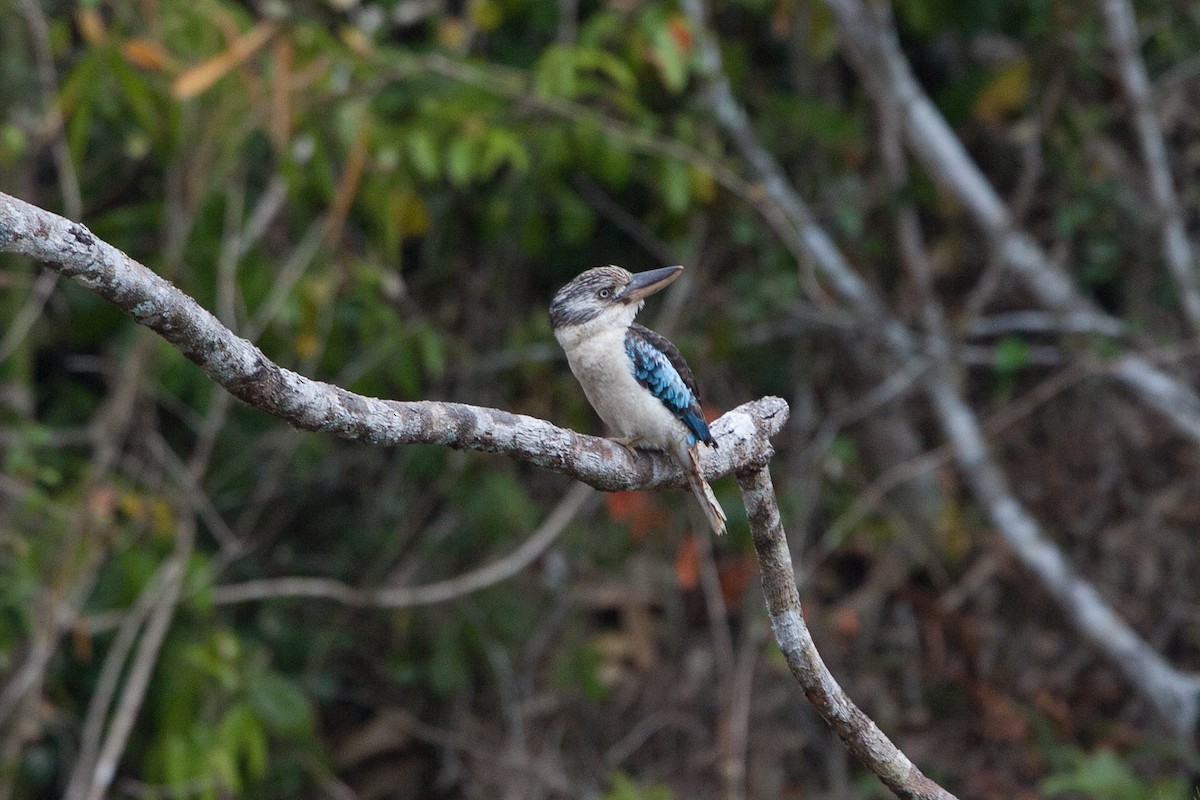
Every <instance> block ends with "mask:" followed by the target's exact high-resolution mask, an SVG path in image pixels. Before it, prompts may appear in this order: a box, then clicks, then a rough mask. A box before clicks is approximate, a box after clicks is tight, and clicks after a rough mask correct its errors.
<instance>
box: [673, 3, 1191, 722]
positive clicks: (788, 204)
mask: <svg viewBox="0 0 1200 800" xmlns="http://www.w3.org/2000/svg"><path fill="white" fill-rule="evenodd" d="M830 2H833V3H840V4H842V5H849V4H855V3H854V0H830ZM683 7H684V9H685V10H686V12H687V13H688V15H689V16H690V17H691V19H692V22H693V25H694V26H695V28H696V29H697V30H698V31H699V32H700V34H701V36H700V37H699V39H700V45H699V47H700V52H701V57H702V59H704V61H705V62H706V63H705V67H706V71H707V73H708V78H709V85H708V87H707V89H706V94H705V99H706V100H707V101H708V104H709V106H710V108H711V109H712V110H713V112H714V115H715V116H716V117H717V119H718V121H719V122H720V123H721V124H722V126H723V127H724V128H725V129H726V131H727V132H728V134H729V135H730V138H732V139H733V140H734V142H735V144H736V145H737V146H738V149H739V150H740V151H741V153H742V155H743V157H745V159H746V160H747V161H748V162H749V163H750V165H751V167H752V169H754V171H755V172H756V173H757V175H756V177H757V178H758V179H759V180H761V181H762V182H763V185H764V189H765V191H766V194H767V195H768V197H771V198H773V199H776V202H779V203H780V204H781V207H782V208H783V210H784V212H785V213H787V214H788V215H789V216H790V217H791V219H792V222H793V224H794V225H795V226H796V228H797V229H798V230H800V231H802V232H806V233H803V234H802V238H803V239H804V241H805V242H806V243H807V244H808V246H809V252H810V255H811V256H812V257H813V259H814V261H815V262H816V264H817V266H818V268H819V269H821V270H822V271H823V272H824V273H825V274H826V276H827V277H828V278H829V279H830V280H831V281H832V282H833V284H834V285H835V287H836V288H837V290H838V292H839V294H840V295H841V297H842V300H843V302H846V303H848V304H849V305H851V306H852V307H854V308H855V310H856V311H858V312H859V313H860V315H861V316H862V319H864V320H870V321H871V324H872V325H875V326H879V327H880V328H881V329H882V331H883V333H884V336H883V338H884V341H885V343H886V344H887V346H888V349H889V351H890V353H889V355H890V357H891V359H892V360H893V361H894V362H895V363H896V364H897V365H899V367H898V368H900V369H913V368H914V366H915V365H916V364H918V363H920V361H921V360H922V358H921V357H922V356H924V355H926V354H925V353H924V352H923V351H922V348H921V347H920V346H919V345H918V343H917V342H916V339H915V337H914V336H913V334H912V333H911V332H910V331H909V329H908V328H907V327H905V326H904V325H902V324H901V323H900V322H899V321H898V320H896V318H895V317H894V316H893V315H892V314H891V312H890V310H889V309H887V308H886V306H885V305H884V304H883V301H882V300H880V299H879V298H878V297H877V295H876V294H875V293H874V291H873V290H872V289H871V288H870V287H869V286H868V285H867V284H866V283H865V282H864V281H863V280H862V279H861V278H859V277H858V275H857V274H856V273H854V272H853V270H851V268H850V267H849V265H848V264H847V263H846V260H845V258H844V257H843V256H842V255H841V253H840V252H839V251H838V250H837V249H836V245H835V244H834V243H833V240H832V238H830V237H829V235H828V234H826V233H825V232H824V230H823V229H822V228H821V227H820V226H819V224H818V223H817V222H816V221H815V220H814V219H813V218H812V215H811V214H810V213H809V212H808V209H807V207H806V206H805V204H804V202H803V200H802V199H801V198H800V197H799V194H798V192H796V190H795V188H793V187H792V186H791V184H790V183H789V181H788V180H787V178H786V177H785V173H784V171H783V169H782V167H781V166H780V165H779V163H778V162H777V161H776V160H775V158H774V156H772V155H771V154H770V153H769V151H767V149H766V148H765V147H764V146H763V145H762V143H761V141H759V139H758V136H757V134H756V133H755V131H754V129H753V126H752V125H751V124H750V120H749V117H748V116H747V115H746V112H745V110H744V109H742V107H741V106H740V105H739V104H738V103H737V100H736V98H734V96H733V92H732V90H731V88H730V86H729V79H728V77H727V76H726V75H725V73H724V70H723V69H722V68H721V63H720V51H719V50H718V49H717V45H716V42H715V40H714V39H713V38H712V36H711V35H709V34H708V33H707V31H706V30H705V16H706V14H705V8H704V4H703V0H683ZM864 13H865V12H864ZM888 41H891V40H890V39H889V40H888ZM893 44H894V43H893ZM896 48H897V50H896V52H897V54H898V53H899V50H898V45H896ZM901 58H902V56H901ZM908 77H909V79H910V80H911V75H909V76H908ZM914 84H915V81H914ZM926 102H928V100H927V99H926ZM877 104H878V105H879V106H880V108H881V109H884V110H885V111H886V114H885V122H887V121H888V119H887V118H890V117H892V116H893V115H895V116H899V117H901V119H903V117H904V113H905V110H906V108H907V106H906V105H905V103H904V98H902V97H894V96H892V95H890V94H887V93H883V94H881V95H879V96H878V98H877ZM929 107H930V108H932V104H931V103H930V104H929ZM909 110H911V109H909ZM934 113H936V110H935V111H934ZM938 119H939V120H940V117H938ZM944 124H945V123H944V121H942V125H944ZM945 132H946V133H947V135H949V136H950V137H951V138H953V134H952V133H951V132H950V131H949V128H948V127H946V128H945ZM954 142H955V143H956V146H957V147H958V148H960V149H961V144H958V142H957V139H954ZM962 155H963V158H964V159H965V158H966V154H965V151H963V152H962ZM970 166H971V167H972V168H973V167H974V165H973V164H971V165H970ZM986 188H987V189H988V190H989V191H990V190H991V187H990V186H987V187H986ZM998 202H999V201H998V199H997V203H998ZM999 208H1000V210H1001V211H1003V207H1002V206H999ZM1004 214H1007V212H1006V211H1004ZM912 221H913V220H911V219H910V222H912ZM902 232H904V231H902ZM915 233H917V232H916V231H913V230H912V229H911V225H910V226H909V230H908V231H907V235H908V237H909V238H911V237H912V236H913V235H914V234H915ZM1030 245H1031V246H1036V245H1035V244H1033V243H1032V241H1030ZM914 246H915V247H918V248H919V247H920V245H919V242H912V241H909V242H907V248H906V249H907V250H908V251H910V252H909V253H908V254H907V255H908V258H909V259H910V260H911V259H912V257H913V254H912V252H911V251H912V250H913V249H914ZM919 257H920V256H919V253H918V254H917V258H919ZM922 271H923V272H926V273H927V272H928V268H927V266H924V267H919V269H918V272H922ZM918 282H923V283H926V284H927V283H928V278H927V277H924V278H922V277H920V276H918ZM1066 285H1067V286H1069V284H1066ZM1072 291H1073V289H1072ZM1074 311H1075V313H1077V314H1080V315H1082V316H1084V317H1088V316H1094V315H1091V314H1089V312H1088V309H1086V308H1082V307H1081V308H1076V309H1074ZM927 316H929V317H930V319H929V320H928V322H930V323H932V326H931V327H932V328H933V330H932V331H931V333H932V336H931V340H932V341H931V352H930V353H929V354H928V355H929V356H932V362H933V366H934V368H933V369H929V370H925V371H924V372H923V373H922V374H920V376H919V377H918V378H917V380H919V381H920V384H921V386H922V387H923V389H924V390H925V393H926V395H927V396H928V397H929V399H930V401H931V402H932V403H933V405H934V408H935V410H936V411H937V414H938V421H939V423H940V425H941V427H942V429H943V431H944V432H945V434H946V435H947V437H948V438H949V439H950V442H951V445H952V447H953V449H954V453H955V456H956V458H957V460H958V462H959V466H960V469H961V470H962V471H963V472H964V473H965V474H966V476H967V478H968V481H969V483H970V486H971V488H972V491H973V493H974V495H975V498H976V500H977V501H978V502H979V503H980V505H981V506H982V507H983V508H984V509H985V510H986V511H987V512H988V515H989V516H990V518H991V519H992V522H993V524H995V525H996V528H997V529H998V531H999V532H1000V534H1001V535H1002V536H1003V537H1004V538H1005V540H1006V541H1007V542H1008V544H1009V546H1010V547H1012V549H1013V551H1014V552H1015V553H1016V555H1017V556H1018V558H1020V559H1021V561H1022V562H1023V563H1024V564H1025V566H1026V567H1027V568H1028V569H1029V570H1030V571H1031V572H1032V573H1033V574H1034V575H1036V576H1037V577H1038V578H1039V580H1040V581H1041V582H1042V584H1043V585H1044V586H1045V587H1046V590H1047V591H1048V592H1049V593H1050V594H1051V596H1053V597H1054V599H1055V600H1056V601H1057V602H1058V603H1059V604H1060V605H1061V606H1062V607H1063V608H1064V609H1065V610H1066V612H1067V614H1068V616H1069V618H1070V619H1071V621H1072V622H1073V623H1074V624H1075V625H1076V627H1077V629H1078V630H1080V631H1081V632H1082V633H1083V634H1084V635H1085V636H1087V637H1088V639H1089V640H1090V641H1091V643H1092V644H1093V645H1094V646H1096V647H1097V648H1098V649H1099V650H1101V651H1102V652H1103V653H1105V655H1106V656H1108V657H1109V658H1110V659H1111V660H1112V661H1113V662H1114V663H1115V664H1116V665H1117V666H1118V667H1119V668H1120V669H1121V671H1122V672H1123V673H1124V674H1125V676H1126V678H1127V679H1128V680H1129V682H1130V683H1131V684H1132V685H1133V686H1135V687H1136V688H1137V689H1138V690H1139V691H1140V692H1141V693H1142V694H1143V695H1144V696H1145V697H1146V698H1147V699H1148V700H1150V702H1152V703H1153V704H1154V706H1155V708H1156V709H1157V710H1158V711H1159V712H1160V713H1161V714H1162V715H1163V717H1164V718H1165V719H1166V720H1167V721H1168V722H1169V723H1170V724H1171V726H1172V729H1173V730H1175V731H1176V732H1178V733H1181V734H1182V733H1185V732H1187V731H1190V730H1192V729H1194V727H1195V726H1196V723H1197V716H1198V714H1200V676H1198V675H1196V674H1193V673H1186V672H1181V671H1179V670H1176V669H1175V668H1174V667H1172V666H1171V665H1170V664H1169V663H1168V662H1167V661H1166V660H1165V659H1163V658H1162V656H1160V655H1159V654H1158V653H1156V652H1154V650H1153V649H1151V648H1150V646H1149V645H1148V644H1147V643H1146V642H1145V641H1144V640H1143V639H1142V638H1140V637H1139V636H1138V635H1137V633H1136V632H1135V631H1134V630H1133V629H1132V628H1131V627H1130V626H1129V625H1128V624H1127V623H1126V622H1125V621H1124V620H1122V619H1121V618H1120V617H1119V616H1118V615H1117V613H1116V612H1115V611H1113V609H1112V607H1111V606H1109V605H1108V604H1107V603H1105V601H1104V600H1103V598H1102V597H1101V596H1100V594H1099V593H1098V592H1097V591H1096V590H1095V589H1094V588H1093V587H1092V586H1091V584H1089V583H1087V582H1086V581H1085V580H1084V579H1083V578H1081V577H1080V576H1079V575H1078V574H1077V573H1076V572H1075V571H1074V570H1073V569H1072V568H1071V566H1070V564H1069V562H1068V561H1067V559H1066V558H1065V557H1064V556H1063V554H1062V552H1061V551H1060V550H1059V549H1058V548H1057V547H1056V546H1055V544H1054V543H1053V542H1052V541H1051V540H1050V539H1048V538H1047V537H1046V536H1045V535H1044V533H1043V532H1042V530H1041V528H1040V526H1039V525H1038V524H1037V521H1036V520H1035V519H1034V518H1033V516H1032V515H1030V514H1029V512H1028V511H1026V510H1025V509H1024V507H1023V506H1021V504H1020V502H1019V501H1018V500H1017V499H1016V497H1015V495H1013V493H1012V491H1011V489H1010V487H1009V485H1008V481H1007V479H1006V478H1005V476H1004V473H1003V472H1002V471H1001V470H1000V468H999V466H998V465H997V464H996V462H995V460H994V459H993V457H992V455H991V454H990V453H989V451H988V449H987V445H986V444H985V442H984V440H983V436H982V433H981V431H980V427H979V422H978V420H977V418H976V417H975V413H974V411H972V410H971V408H970V406H969V405H968V404H967V403H966V401H965V400H963V398H962V396H961V394H960V393H959V392H958V391H957V389H955V388H954V385H953V378H952V376H951V375H947V374H946V368H947V367H949V366H950V365H951V360H950V359H951V356H950V353H949V352H948V341H947V339H946V334H945V333H944V322H942V320H941V314H940V312H938V311H937V310H936V309H934V310H933V313H932V314H927ZM1114 374H1117V375H1119V376H1121V377H1122V379H1124V380H1125V381H1126V382H1127V383H1129V384H1130V385H1137V386H1144V387H1146V398H1147V401H1148V402H1150V403H1151V404H1152V405H1154V406H1155V407H1156V408H1159V409H1160V410H1162V411H1164V412H1165V413H1174V414H1175V416H1174V417H1173V418H1174V419H1175V420H1176V421H1177V424H1183V425H1185V427H1184V429H1185V430H1188V431H1189V432H1190V433H1192V435H1193V436H1195V437H1196V439H1197V440H1198V441H1200V400H1197V401H1196V404H1195V406H1191V405H1189V404H1188V403H1187V402H1185V400H1186V395H1190V394H1191V392H1190V390H1188V389H1186V388H1185V387H1182V386H1181V385H1180V384H1178V383H1177V382H1175V381H1173V380H1171V379H1170V377H1169V376H1167V375H1165V374H1164V373H1162V372H1161V371H1159V370H1158V369H1157V368H1155V367H1153V366H1152V365H1151V364H1150V363H1149V362H1148V361H1147V360H1146V359H1145V358H1143V357H1141V356H1135V355H1126V356H1124V357H1123V358H1121V359H1119V360H1118V363H1117V364H1116V365H1115V366H1114ZM1193 397H1194V396H1193ZM1193 409H1194V411H1195V415H1194V419H1192V414H1193ZM1189 421H1192V422H1194V423H1195V427H1192V428H1188V427H1186V423H1188V422H1189ZM748 503H749V501H748V500H747V510H749V505H748ZM764 575H765V567H764Z"/></svg>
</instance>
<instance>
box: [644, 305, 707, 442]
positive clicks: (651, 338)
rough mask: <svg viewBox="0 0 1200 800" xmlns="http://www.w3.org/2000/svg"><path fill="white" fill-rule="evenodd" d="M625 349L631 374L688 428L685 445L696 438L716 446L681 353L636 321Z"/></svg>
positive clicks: (665, 339) (664, 339) (692, 379)
mask: <svg viewBox="0 0 1200 800" xmlns="http://www.w3.org/2000/svg"><path fill="white" fill-rule="evenodd" d="M625 352H626V353H627V354H628V355H629V360H630V363H631V365H632V367H633V377H634V378H636V379H637V382H638V383H640V384H641V385H642V386H645V387H646V388H647V389H649V390H650V393H651V394H653V395H654V396H655V397H657V398H658V399H659V400H661V401H662V404H663V405H664V406H666V407H667V409H668V410H669V411H670V412H671V413H672V414H674V415H675V416H676V417H677V418H678V419H679V421H680V422H682V423H683V424H684V425H685V426H687V429H688V434H689V435H688V444H689V445H690V444H695V443H696V441H697V440H698V441H701V442H704V443H705V444H709V445H712V446H714V447H715V446H716V442H715V441H714V440H713V438H712V434H711V433H709V431H708V424H707V423H706V422H705V421H704V412H703V410H702V409H701V408H700V400H699V398H698V397H697V395H698V394H699V393H698V392H697V390H696V379H695V378H694V377H693V376H692V371H691V370H690V369H688V365H687V362H686V361H684V360H683V356H682V355H680V354H679V351H678V350H677V349H676V348H675V345H673V344H671V342H670V340H668V339H667V338H666V337H665V336H662V335H660V334H657V333H655V332H654V331H652V330H650V329H649V328H645V327H643V326H641V325H638V324H637V323H634V324H633V325H630V326H629V330H628V331H626V333H625Z"/></svg>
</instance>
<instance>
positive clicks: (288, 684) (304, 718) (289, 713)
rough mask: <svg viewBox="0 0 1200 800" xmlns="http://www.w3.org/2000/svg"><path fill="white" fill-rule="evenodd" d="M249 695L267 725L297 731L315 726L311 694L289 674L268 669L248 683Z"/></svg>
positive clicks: (279, 730) (285, 731)
mask: <svg viewBox="0 0 1200 800" xmlns="http://www.w3.org/2000/svg"><path fill="white" fill-rule="evenodd" d="M246 699H247V701H249V703H250V706H251V707H252V708H253V709H254V713H255V714H257V715H258V718H259V719H260V720H262V723H263V724H264V725H266V727H267V728H268V729H269V730H271V731H274V732H275V733H279V734H286V735H295V734H299V733H304V732H306V731H308V730H309V729H310V728H311V727H312V721H313V712H312V707H311V706H310V705H309V702H308V698H307V697H305V696H304V693H303V692H301V691H300V689H299V687H297V686H296V684H295V683H293V682H292V681H291V680H289V679H288V678H285V677H284V676H282V675H280V674H279V673H277V672H265V673H263V674H261V675H258V676H256V677H254V678H252V679H251V680H250V682H249V684H248V685H247V686H246Z"/></svg>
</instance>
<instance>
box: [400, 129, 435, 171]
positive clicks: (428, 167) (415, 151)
mask: <svg viewBox="0 0 1200 800" xmlns="http://www.w3.org/2000/svg"><path fill="white" fill-rule="evenodd" d="M407 143H408V160H409V162H410V163H411V164H412V166H413V169H414V170H416V172H417V174H418V175H419V176H421V177H422V178H424V179H425V180H427V181H431V180H435V179H436V178H438V176H440V175H441V174H442V167H441V163H440V161H439V159H438V148H437V142H436V141H434V138H433V132H432V131H430V130H429V129H427V128H418V129H417V130H414V131H413V132H412V133H410V134H409V135H408V142H407Z"/></svg>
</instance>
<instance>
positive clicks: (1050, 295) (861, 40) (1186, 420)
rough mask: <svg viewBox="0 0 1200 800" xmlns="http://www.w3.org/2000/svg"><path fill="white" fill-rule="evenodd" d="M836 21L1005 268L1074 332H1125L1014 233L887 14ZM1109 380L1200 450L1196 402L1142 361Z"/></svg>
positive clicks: (846, 10) (842, 4)
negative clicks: (1078, 327) (1077, 328)
mask: <svg viewBox="0 0 1200 800" xmlns="http://www.w3.org/2000/svg"><path fill="white" fill-rule="evenodd" d="M826 4H827V5H828V6H829V7H830V9H831V10H832V11H833V12H834V16H835V17H836V19H837V25H838V32H839V35H840V37H841V41H842V45H843V48H844V49H845V52H846V54H847V55H848V56H849V58H850V62H851V63H852V64H853V66H854V67H855V69H856V70H857V71H858V74H859V77H860V78H861V79H862V81H863V83H864V85H865V86H866V88H867V91H869V92H870V93H871V94H872V95H875V96H876V97H879V98H881V99H883V98H885V99H886V100H887V102H889V103H892V104H894V105H895V106H896V107H897V109H898V110H899V112H900V115H901V122H902V125H903V127H904V133H905V140H906V142H907V144H908V147H909V149H910V150H912V152H913V153H914V154H915V155H916V157H917V159H918V160H920V162H921V164H922V165H923V166H924V167H925V168H926V169H927V170H929V172H930V174H931V175H932V177H933V178H934V180H935V181H937V183H938V184H939V185H940V186H941V187H942V188H943V189H944V190H946V191H947V192H949V193H950V194H951V195H953V196H954V197H956V198H958V200H959V202H961V203H962V204H963V205H964V206H965V207H966V208H967V210H968V211H969V212H970V213H971V215H972V216H973V217H974V218H975V221H976V223H977V224H978V225H979V226H980V227H981V228H982V229H983V231H984V233H985V234H986V235H987V236H988V238H989V239H990V240H991V242H992V246H993V248H994V249H995V250H996V252H997V253H999V254H1000V256H1001V257H1002V258H1003V259H1004V261H1005V263H1007V264H1008V266H1009V268H1010V269H1012V270H1013V272H1014V273H1015V274H1016V275H1017V276H1018V277H1019V278H1020V279H1021V280H1022V281H1023V282H1024V283H1025V285H1026V286H1027V287H1028V288H1029V290H1030V291H1032V292H1033V294H1034V295H1035V296H1036V297H1037V299H1038V301H1039V302H1041V303H1042V305H1043V306H1045V307H1046V308H1048V309H1050V310H1052V311H1054V312H1056V313H1058V314H1062V315H1064V316H1069V317H1071V318H1072V319H1073V321H1074V323H1075V324H1086V325H1087V327H1091V328H1096V329H1107V328H1114V327H1115V328H1121V329H1123V328H1124V323H1122V322H1121V321H1120V320H1118V319H1116V318H1114V317H1112V316H1110V315H1108V314H1105V313H1104V312H1103V311H1101V310H1100V309H1098V308H1097V307H1096V306H1095V304H1093V303H1092V302H1091V301H1090V300H1088V299H1087V298H1086V297H1084V296H1083V294H1081V293H1080V292H1079V290H1078V288H1077V287H1076V286H1075V285H1074V284H1073V283H1072V282H1071V279H1070V277H1069V276H1068V275H1067V274H1066V273H1065V272H1063V271H1062V270H1061V269H1059V267H1058V266H1057V265H1056V264H1055V263H1054V262H1053V260H1052V259H1051V258H1050V256H1049V255H1048V254H1047V253H1046V251H1045V250H1044V249H1043V248H1042V247H1041V245H1039V244H1038V243H1037V241H1036V240H1034V239H1033V237H1031V236H1030V235H1029V234H1028V233H1026V232H1024V231H1022V230H1020V229H1019V228H1017V227H1016V225H1015V223H1014V222H1013V219H1012V215H1011V214H1010V213H1009V211H1008V209H1007V208H1006V207H1005V205H1004V202H1003V200H1001V199H1000V195H999V194H997V192H996V190H995V188H994V187H993V186H992V185H991V183H989V182H988V180H987V178H986V177H985V176H984V174H983V172H982V171H981V170H980V169H979V166H978V165H977V164H976V163H975V162H974V161H973V160H972V159H971V156H970V154H968V153H967V150H966V148H965V147H964V146H963V144H962V142H961V141H960V140H959V139H958V137H957V136H955V135H954V131H953V130H952V129H951V128H950V125H949V123H947V122H946V119H945V117H943V116H942V115H941V112H939V111H938V109H937V106H935V105H934V104H933V101H932V100H930V98H929V95H927V94H926V93H925V90H924V89H922V88H921V85H920V84H919V83H918V82H917V79H916V77H915V76H914V75H913V73H912V69H911V68H910V66H909V64H908V60H907V59H906V58H905V57H904V53H903V51H901V49H900V43H899V41H898V40H897V37H896V33H895V30H894V29H893V28H892V27H891V25H890V18H889V17H888V16H887V11H886V9H883V8H879V7H877V6H875V5H872V6H871V7H868V5H867V4H866V3H864V2H862V1H861V0H826ZM1122 361H1123V362H1126V363H1124V364H1123V368H1122V369H1118V370H1115V371H1114V373H1113V374H1114V375H1115V376H1116V377H1117V378H1118V379H1119V380H1120V381H1122V382H1123V383H1124V384H1125V385H1126V386H1127V387H1128V388H1130V389H1131V390H1133V392H1134V393H1135V394H1137V395H1138V396H1139V397H1140V398H1141V399H1142V400H1143V401H1144V402H1145V403H1146V404H1147V405H1149V406H1150V407H1151V408H1154V409H1155V410H1157V411H1158V412H1159V413H1161V414H1162V415H1163V416H1164V417H1165V418H1166V419H1167V420H1169V421H1170V422H1171V423H1172V424H1174V425H1175V427H1176V429H1177V430H1178V431H1179V432H1180V433H1182V434H1184V435H1185V436H1187V437H1188V438H1189V439H1191V440H1192V441H1193V442H1196V443H1200V397H1198V396H1197V395H1196V393H1195V392H1193V391H1192V390H1191V389H1190V388H1188V387H1187V386H1186V385H1185V384H1183V383H1182V382H1181V381H1179V380H1177V379H1176V378H1174V377H1172V376H1171V375H1169V374H1168V373H1166V372H1163V371H1162V370H1160V369H1158V368H1157V367H1156V366H1154V365H1153V364H1152V363H1150V362H1149V361H1148V360H1146V359H1145V358H1144V357H1143V356H1141V355H1140V354H1136V353H1129V354H1126V355H1125V356H1123V358H1122Z"/></svg>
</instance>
